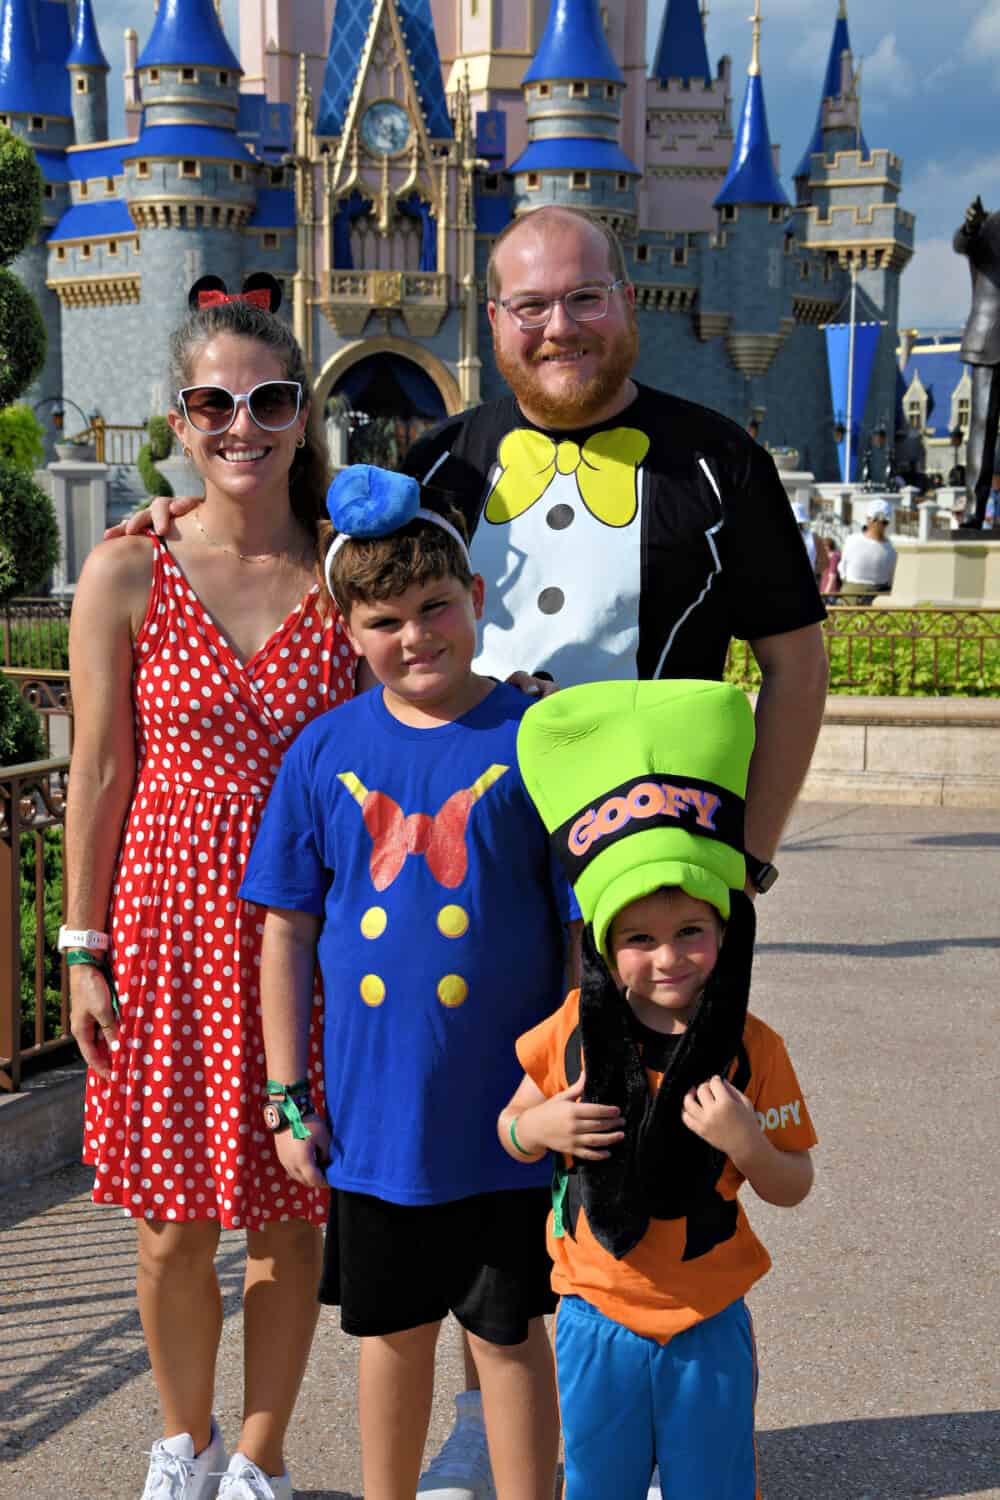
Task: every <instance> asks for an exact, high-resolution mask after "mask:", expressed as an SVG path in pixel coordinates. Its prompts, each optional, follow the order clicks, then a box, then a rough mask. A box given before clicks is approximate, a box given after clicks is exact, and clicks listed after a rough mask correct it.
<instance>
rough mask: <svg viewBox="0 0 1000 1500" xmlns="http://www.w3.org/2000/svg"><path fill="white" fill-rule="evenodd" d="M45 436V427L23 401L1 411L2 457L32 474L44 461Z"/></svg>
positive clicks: (0, 446)
mask: <svg viewBox="0 0 1000 1500" xmlns="http://www.w3.org/2000/svg"><path fill="white" fill-rule="evenodd" d="M44 436H45V429H44V427H43V426H42V424H41V422H39V420H38V418H37V417H36V416H35V413H34V412H33V411H32V410H31V407H30V406H25V404H24V402H23V401H19V402H18V403H17V405H16V406H8V407H6V408H5V409H4V410H3V411H0V459H4V458H5V459H7V461H8V463H12V464H13V465H14V466H15V467H16V468H18V469H27V471H28V472H29V474H30V472H31V470H32V469H33V468H34V467H35V465H36V464H39V463H41V461H42V453H43V446H42V445H43V439H44Z"/></svg>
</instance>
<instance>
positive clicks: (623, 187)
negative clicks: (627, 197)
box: [615, 172, 628, 193]
mask: <svg viewBox="0 0 1000 1500" xmlns="http://www.w3.org/2000/svg"><path fill="white" fill-rule="evenodd" d="M615 189H616V191H617V192H619V193H627V192H628V174H627V173H625V172H619V173H618V176H617V177H616V178H615Z"/></svg>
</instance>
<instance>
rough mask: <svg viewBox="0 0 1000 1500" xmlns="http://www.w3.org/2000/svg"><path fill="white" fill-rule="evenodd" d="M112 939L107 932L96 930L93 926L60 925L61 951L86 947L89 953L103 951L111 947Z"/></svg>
mask: <svg viewBox="0 0 1000 1500" xmlns="http://www.w3.org/2000/svg"><path fill="white" fill-rule="evenodd" d="M110 946H111V939H110V938H109V937H108V934H107V933H106V932H94V930H93V928H91V927H60V929H59V952H60V953H65V951H66V949H67V948H86V950H87V951H88V953H103V952H104V951H105V949H107V948H110Z"/></svg>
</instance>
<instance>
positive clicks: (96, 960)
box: [63, 948, 121, 1020]
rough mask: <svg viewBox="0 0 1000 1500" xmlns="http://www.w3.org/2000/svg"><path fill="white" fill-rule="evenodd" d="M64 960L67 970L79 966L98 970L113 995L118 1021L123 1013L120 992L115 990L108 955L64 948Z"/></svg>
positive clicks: (86, 949) (112, 1007) (83, 949)
mask: <svg viewBox="0 0 1000 1500" xmlns="http://www.w3.org/2000/svg"><path fill="white" fill-rule="evenodd" d="M63 958H64V959H65V961H66V967H67V969H74V968H76V967H77V966H80V967H81V968H85V969H96V970H97V971H98V973H99V974H101V975H102V977H103V979H104V983H105V984H106V985H107V987H108V990H109V991H110V994H111V1009H112V1010H113V1011H114V1013H115V1020H118V1019H119V1017H120V1015H121V1012H120V1010H119V1008H118V991H117V990H116V989H115V976H114V973H113V971H112V968H111V961H110V959H109V958H108V955H107V954H106V953H95V952H94V950H93V949H92V948H64V949H63Z"/></svg>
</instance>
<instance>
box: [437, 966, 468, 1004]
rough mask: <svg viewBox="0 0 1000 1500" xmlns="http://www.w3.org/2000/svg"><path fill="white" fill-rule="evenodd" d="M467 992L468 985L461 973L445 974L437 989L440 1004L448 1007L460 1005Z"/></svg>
mask: <svg viewBox="0 0 1000 1500" xmlns="http://www.w3.org/2000/svg"><path fill="white" fill-rule="evenodd" d="M468 993H469V986H468V985H467V984H466V982H465V980H464V979H463V978H462V976H461V974H446V975H445V976H444V978H443V979H442V980H441V982H440V984H439V985H438V989H437V995H438V999H439V1000H440V1001H441V1004H442V1005H447V1006H448V1007H449V1009H453V1008H454V1007H455V1006H456V1005H461V1003H462V1001H463V1000H464V999H465V997H466V995H467V994H468Z"/></svg>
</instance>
